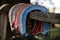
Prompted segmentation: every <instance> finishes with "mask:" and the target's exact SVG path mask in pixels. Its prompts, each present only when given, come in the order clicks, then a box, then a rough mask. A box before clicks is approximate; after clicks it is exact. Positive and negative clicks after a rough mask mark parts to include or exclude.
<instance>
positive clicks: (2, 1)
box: [0, 0, 30, 5]
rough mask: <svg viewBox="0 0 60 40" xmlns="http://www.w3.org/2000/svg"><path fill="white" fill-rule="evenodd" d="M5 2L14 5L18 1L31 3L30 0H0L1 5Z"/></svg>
mask: <svg viewBox="0 0 60 40" xmlns="http://www.w3.org/2000/svg"><path fill="white" fill-rule="evenodd" d="M4 3H8V4H11V5H14V4H17V3H30V0H0V5H2V4H4Z"/></svg>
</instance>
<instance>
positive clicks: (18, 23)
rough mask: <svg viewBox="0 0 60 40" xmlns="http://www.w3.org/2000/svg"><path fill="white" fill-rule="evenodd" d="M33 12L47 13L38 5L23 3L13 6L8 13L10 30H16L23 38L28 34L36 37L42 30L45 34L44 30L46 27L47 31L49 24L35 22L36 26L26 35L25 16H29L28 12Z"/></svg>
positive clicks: (46, 10)
mask: <svg viewBox="0 0 60 40" xmlns="http://www.w3.org/2000/svg"><path fill="white" fill-rule="evenodd" d="M33 10H39V11H42V12H48V9H46V8H45V7H43V6H40V5H32V4H25V3H20V4H16V5H14V6H13V7H12V8H11V9H10V11H9V22H10V26H11V30H12V31H13V30H16V31H18V32H19V33H20V34H22V35H25V36H27V35H28V34H31V35H37V34H39V33H41V30H43V31H42V32H43V33H44V34H45V30H46V29H47V27H48V29H47V30H49V29H50V26H51V25H50V23H47V22H38V21H37V22H36V26H34V27H33V28H32V30H31V32H30V33H28V32H27V30H26V23H27V22H26V20H27V15H28V14H29V12H31V11H33ZM40 24H41V25H40ZM37 25H38V26H37ZM39 28H43V29H39ZM37 29H38V30H37ZM36 30H37V31H36ZM39 30H40V31H39Z"/></svg>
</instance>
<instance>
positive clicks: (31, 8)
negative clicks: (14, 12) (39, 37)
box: [22, 5, 50, 36]
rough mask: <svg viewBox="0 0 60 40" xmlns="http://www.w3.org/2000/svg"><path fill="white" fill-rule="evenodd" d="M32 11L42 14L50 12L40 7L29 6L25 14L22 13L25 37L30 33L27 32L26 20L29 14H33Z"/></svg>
mask: <svg viewBox="0 0 60 40" xmlns="http://www.w3.org/2000/svg"><path fill="white" fill-rule="evenodd" d="M32 10H40V11H42V12H48V9H47V8H45V7H43V6H40V5H32V6H29V7H28V8H26V10H24V12H23V13H22V28H23V29H22V33H23V35H24V36H27V35H28V33H27V31H26V18H27V15H28V13H29V12H31V11H32ZM44 24H45V25H48V24H46V23H44ZM49 26H50V25H49Z"/></svg>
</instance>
